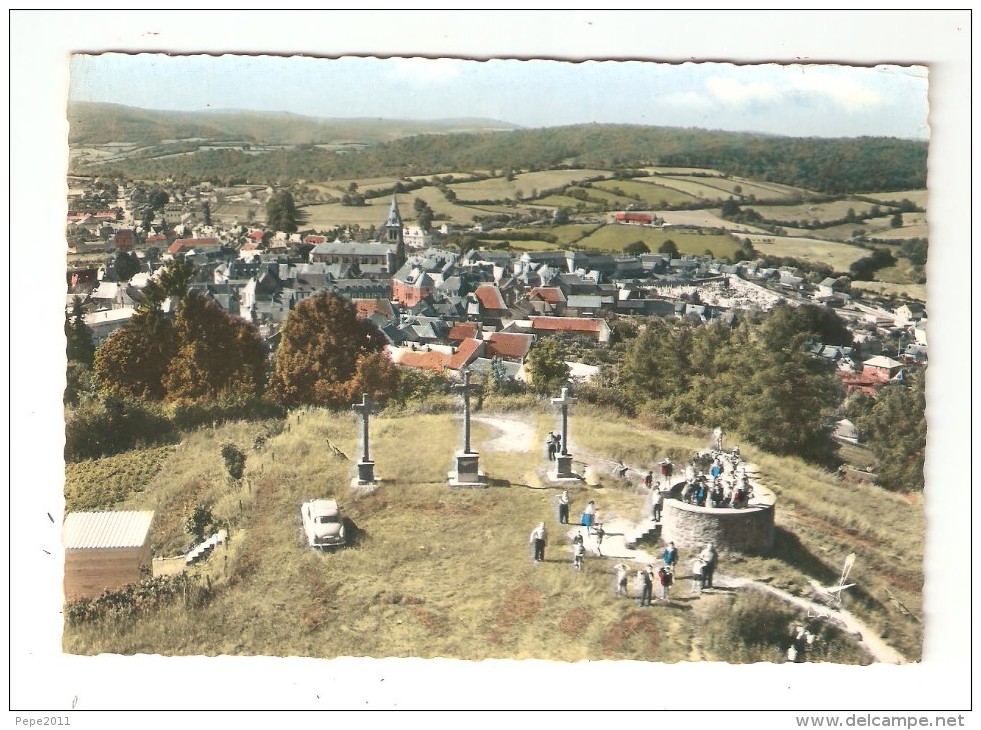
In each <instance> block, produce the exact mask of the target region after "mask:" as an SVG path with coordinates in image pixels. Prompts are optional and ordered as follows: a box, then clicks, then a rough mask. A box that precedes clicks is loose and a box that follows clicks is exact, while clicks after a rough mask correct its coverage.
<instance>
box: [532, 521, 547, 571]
mask: <svg viewBox="0 0 981 730" xmlns="http://www.w3.org/2000/svg"><path fill="white" fill-rule="evenodd" d="M547 540H548V532H547V531H546V530H545V523H544V522H541V523H539V525H538V527H536V528H535V529H534V530H532V531H531V537H529V538H528V542H529V543H530V544H532V545H534V547H535V562H536V563H540V562H542V561H543V560H545V543H546V541H547Z"/></svg>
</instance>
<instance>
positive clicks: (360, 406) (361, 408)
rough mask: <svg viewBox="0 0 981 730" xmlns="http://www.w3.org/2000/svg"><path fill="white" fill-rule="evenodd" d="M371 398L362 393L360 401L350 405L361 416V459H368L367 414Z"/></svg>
mask: <svg viewBox="0 0 981 730" xmlns="http://www.w3.org/2000/svg"><path fill="white" fill-rule="evenodd" d="M371 406H372V402H371V398H369V397H368V394H367V393H362V395H361V402H360V403H355V404H354V405H353V406H351V410H353V411H357V413H358V415H359V416H361V448H362V451H361V461H370V459H369V458H368V415H369V414H370V413H371V412H372V411H371Z"/></svg>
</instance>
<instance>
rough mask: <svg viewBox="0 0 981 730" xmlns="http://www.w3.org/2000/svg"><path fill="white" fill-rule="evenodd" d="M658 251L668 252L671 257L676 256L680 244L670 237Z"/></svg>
mask: <svg viewBox="0 0 981 730" xmlns="http://www.w3.org/2000/svg"><path fill="white" fill-rule="evenodd" d="M657 252H658V253H666V254H668V255H669V256H671V258H674V257H675V256H677V255H678V244H676V243H675V242H674V241H672V240H671V239H670V238H669V239H667V240H666V241H665V242H664V243H662V244H661V245H660V246H659V247H658V249H657Z"/></svg>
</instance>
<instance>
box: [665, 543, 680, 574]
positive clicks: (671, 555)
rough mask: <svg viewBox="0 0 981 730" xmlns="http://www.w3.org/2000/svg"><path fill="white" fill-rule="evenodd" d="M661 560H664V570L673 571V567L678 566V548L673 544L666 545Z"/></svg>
mask: <svg viewBox="0 0 981 730" xmlns="http://www.w3.org/2000/svg"><path fill="white" fill-rule="evenodd" d="M661 558H662V559H663V560H664V567H665V568H668V569H670V570H674V567H675V566H676V565H677V564H678V548H676V547H675V546H674V543H673V542H669V543H668V546H667V547H666V548H665V549H664V553H663V554H662V555H661Z"/></svg>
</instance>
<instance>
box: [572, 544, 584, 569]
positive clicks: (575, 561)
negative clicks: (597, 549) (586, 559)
mask: <svg viewBox="0 0 981 730" xmlns="http://www.w3.org/2000/svg"><path fill="white" fill-rule="evenodd" d="M585 554H586V548H585V547H583V544H582V542H573V543H572V566H573V567H574V568H575V569H576V570H582V558H583V556H584V555H585Z"/></svg>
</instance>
